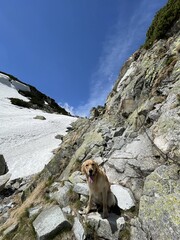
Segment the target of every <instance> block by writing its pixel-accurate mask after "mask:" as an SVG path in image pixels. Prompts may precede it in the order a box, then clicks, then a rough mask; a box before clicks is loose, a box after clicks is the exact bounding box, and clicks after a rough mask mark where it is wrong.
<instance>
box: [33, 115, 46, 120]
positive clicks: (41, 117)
mask: <svg viewBox="0 0 180 240" xmlns="http://www.w3.org/2000/svg"><path fill="white" fill-rule="evenodd" d="M34 119H38V120H46V118H45V117H44V116H40V115H37V116H35V117H34Z"/></svg>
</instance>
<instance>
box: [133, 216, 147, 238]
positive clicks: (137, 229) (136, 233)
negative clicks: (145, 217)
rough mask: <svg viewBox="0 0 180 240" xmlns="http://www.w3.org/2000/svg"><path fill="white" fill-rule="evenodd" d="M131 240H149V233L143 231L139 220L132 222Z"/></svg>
mask: <svg viewBox="0 0 180 240" xmlns="http://www.w3.org/2000/svg"><path fill="white" fill-rule="evenodd" d="M130 235H131V238H130V239H131V240H148V239H149V238H147V237H148V236H147V233H146V232H145V231H144V230H143V229H142V226H141V223H140V222H139V219H138V218H135V219H132V220H131V234H130Z"/></svg>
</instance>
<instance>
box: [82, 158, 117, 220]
mask: <svg viewBox="0 0 180 240" xmlns="http://www.w3.org/2000/svg"><path fill="white" fill-rule="evenodd" d="M81 171H82V173H83V174H85V175H86V179H87V182H88V186H89V201H88V205H87V207H86V209H85V212H86V213H89V212H90V210H91V209H92V206H93V203H96V204H100V205H102V207H103V218H107V217H108V208H110V207H111V206H114V205H115V204H116V199H115V196H114V195H113V193H112V192H111V190H110V183H109V181H108V178H107V176H106V173H105V172H104V171H103V169H101V168H100V167H99V166H98V164H97V163H96V162H95V161H94V160H92V159H90V160H86V161H85V162H84V163H83V164H82V167H81Z"/></svg>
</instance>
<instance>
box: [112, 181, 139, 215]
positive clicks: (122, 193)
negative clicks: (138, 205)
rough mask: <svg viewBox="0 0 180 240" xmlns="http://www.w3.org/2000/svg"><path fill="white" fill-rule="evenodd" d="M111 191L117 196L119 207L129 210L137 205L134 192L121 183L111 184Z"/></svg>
mask: <svg viewBox="0 0 180 240" xmlns="http://www.w3.org/2000/svg"><path fill="white" fill-rule="evenodd" d="M111 191H112V192H113V194H114V195H115V196H116V198H117V204H118V207H119V208H121V209H123V210H128V209H130V208H132V207H134V206H135V199H134V197H133V194H132V192H131V191H130V190H129V189H128V188H125V187H122V186H120V185H111Z"/></svg>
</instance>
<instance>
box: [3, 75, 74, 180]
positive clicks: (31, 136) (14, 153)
mask: <svg viewBox="0 0 180 240" xmlns="http://www.w3.org/2000/svg"><path fill="white" fill-rule="evenodd" d="M8 80H9V78H8V77H7V76H6V75H4V76H2V74H1V76H0V154H3V155H4V158H5V160H6V162H7V165H8V168H9V171H10V173H11V174H12V176H11V179H16V178H19V177H26V176H29V175H32V174H35V173H38V172H40V171H41V170H43V168H44V166H45V164H47V163H48V162H49V161H50V160H51V158H52V157H53V153H52V151H53V150H54V149H55V148H57V147H58V146H59V145H60V143H61V142H60V140H58V139H55V136H56V135H58V134H60V135H65V134H66V129H67V127H68V126H70V124H71V123H72V122H74V121H75V120H76V118H74V117H69V116H64V115H59V114H50V113H45V112H43V111H41V110H34V109H26V108H21V107H18V106H15V105H12V104H11V103H10V100H9V99H8V98H10V97H14V98H20V99H23V100H26V101H27V100H28V99H27V98H25V97H23V96H22V95H20V94H19V93H18V92H17V90H16V89H15V88H14V87H13V86H12V84H11V83H10V82H9V81H8ZM37 115H42V116H44V117H45V118H46V120H45V121H39V120H36V119H34V117H35V116H37Z"/></svg>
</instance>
